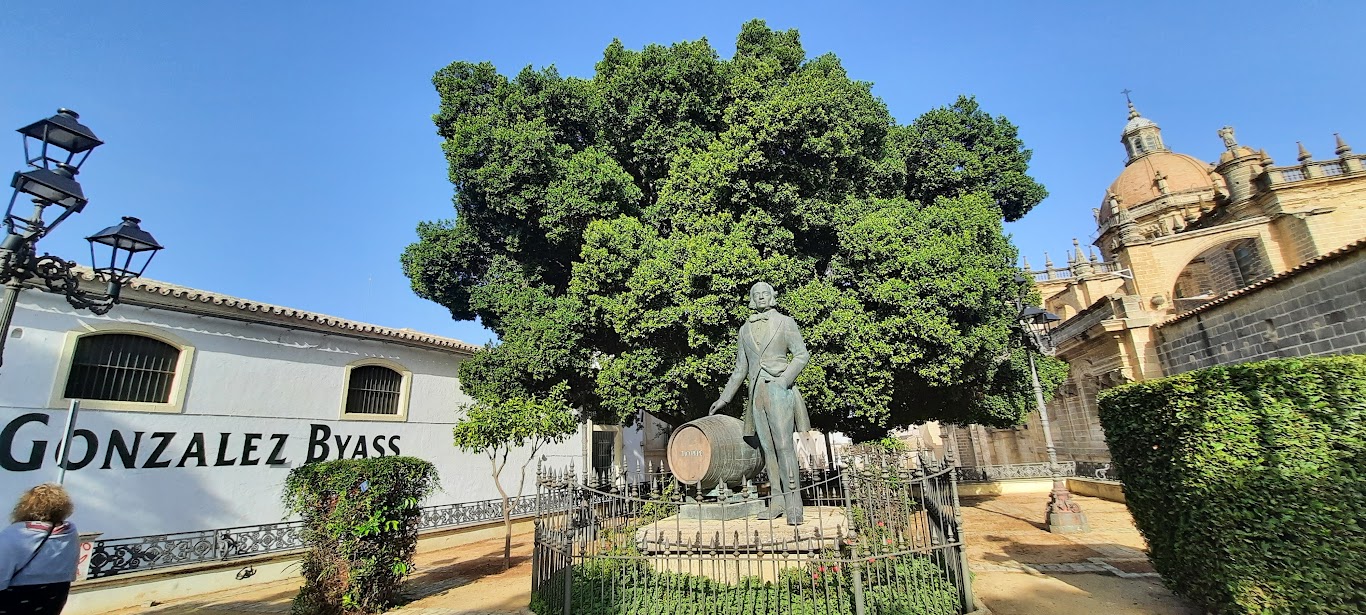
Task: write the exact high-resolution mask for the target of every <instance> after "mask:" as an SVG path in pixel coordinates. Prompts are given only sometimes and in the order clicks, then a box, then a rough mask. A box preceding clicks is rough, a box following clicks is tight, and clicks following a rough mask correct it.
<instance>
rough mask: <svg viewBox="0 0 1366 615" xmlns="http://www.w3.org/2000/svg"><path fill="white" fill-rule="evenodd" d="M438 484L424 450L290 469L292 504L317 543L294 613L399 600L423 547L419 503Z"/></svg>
mask: <svg viewBox="0 0 1366 615" xmlns="http://www.w3.org/2000/svg"><path fill="white" fill-rule="evenodd" d="M436 485H437V473H436V468H435V467H434V466H432V464H431V463H429V462H427V461H424V460H422V459H418V458H416V457H373V458H369V459H338V460H335V461H326V462H322V463H312V464H308V465H304V466H301V467H298V468H294V469H293V470H290V472H289V478H287V479H285V491H284V503H285V506H286V507H287V508H288V509H289V511H290V512H294V513H298V514H299V515H300V516H301V517H303V522H304V528H303V538H304V542H305V544H307V545H308V546H309V550H308V552H307V553H305V554H304V557H303V561H302V562H301V565H300V572H301V574H303V577H304V585H303V587H302V588H300V589H299V594H298V595H297V596H295V598H294V605H293V609H292V612H293V613H294V615H352V614H358V613H379V612H383V611H385V610H387V609H388V608H389V607H391V606H393V605H394V602H395V600H397V599H398V597H399V587H400V584H401V583H402V582H403V579H404V577H406V576H408V573H409V572H411V571H412V566H413V553H414V552H415V551H416V550H417V526H418V523H419V521H420V520H421V517H422V509H421V508H419V507H418V504H419V503H420V502H421V501H422V500H423V499H424V498H426V497H427V496H428V495H429V494H431V492H432V491H433V490H435V489H436Z"/></svg>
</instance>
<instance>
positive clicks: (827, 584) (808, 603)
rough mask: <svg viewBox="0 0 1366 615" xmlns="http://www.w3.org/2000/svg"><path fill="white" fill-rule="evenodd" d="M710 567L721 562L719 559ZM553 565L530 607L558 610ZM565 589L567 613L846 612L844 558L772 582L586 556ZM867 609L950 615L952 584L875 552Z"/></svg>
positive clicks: (921, 561) (927, 568)
mask: <svg viewBox="0 0 1366 615" xmlns="http://www.w3.org/2000/svg"><path fill="white" fill-rule="evenodd" d="M722 560H723V561H722V562H721V563H719V564H718V565H720V566H725V565H726V563H728V562H725V561H724V558H722ZM565 574H567V571H563V570H562V571H560V572H559V573H556V574H555V575H552V576H551V578H550V580H549V581H547V584H548V585H547V587H546V588H545V591H544V592H534V593H533V594H532V597H531V610H532V611H533V612H535V613H537V614H538V615H559V613H560V612H561V610H560V608H562V606H561V605H559V604H555V603H554V602H555V601H557V600H558V599H560V594H559V593H558V592H559V588H561V587H563V583H564V575H565ZM573 575H574V576H573V581H572V586H571V587H570V591H571V595H572V597H573V612H574V615H622V614H629V615H666V614H667V615H704V614H705V615H760V614H767V613H784V614H789V615H853V613H854V595H853V589H852V588H853V574H852V571H851V570H850V569H849V566H848V563H847V562H845V563H844V564H843V566H841V565H840V564H838V563H835V562H825V563H817V564H811V565H808V566H802V567H796V568H790V569H786V570H784V571H783V572H782V574H781V575H780V577H779V579H778V581H777V582H776V583H775V582H766V581H764V580H762V579H760V578H758V577H746V578H744V579H741V580H740V581H739V582H738V583H736V584H733V585H732V584H728V583H721V582H717V581H713V580H711V579H709V578H707V577H703V576H698V575H692V574H684V573H678V572H660V571H655V570H652V569H650V567H649V565H648V564H647V563H646V561H645V560H644V559H635V558H627V559H616V558H590V559H588V560H587V561H585V562H583V563H582V564H580V565H577V566H575V568H574V571H573ZM863 586H864V601H865V605H866V606H867V612H868V613H878V614H880V615H956V614H957V613H958V612H959V610H958V590H957V589H956V588H955V587H954V586H953V584H952V583H950V582H949V581H948V579H947V578H945V576H944V572H943V571H942V570H940V569H939V566H938V565H936V564H935V563H934V562H933V561H931V560H929V559H927V558H924V557H917V556H899V557H896V558H886V559H882V558H879V559H877V560H876V562H870V563H869V564H867V565H866V567H865V570H864V572H863Z"/></svg>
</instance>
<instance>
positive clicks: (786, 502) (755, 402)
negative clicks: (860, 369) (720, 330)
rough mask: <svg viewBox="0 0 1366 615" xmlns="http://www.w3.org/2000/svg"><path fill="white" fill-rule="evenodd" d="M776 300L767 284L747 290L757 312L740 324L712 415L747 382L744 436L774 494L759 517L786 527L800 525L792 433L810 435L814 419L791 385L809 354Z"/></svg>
mask: <svg viewBox="0 0 1366 615" xmlns="http://www.w3.org/2000/svg"><path fill="white" fill-rule="evenodd" d="M777 298H778V297H777V293H775V292H774V291H773V287H772V286H770V285H769V284H768V283H766V282H759V283H758V284H755V285H754V286H753V287H752V288H750V289H749V307H750V309H752V310H757V312H758V313H756V314H754V315H752V316H750V317H749V319H748V320H747V321H746V322H745V324H743V325H740V335H739V340H738V342H737V344H738V346H739V348H738V350H737V351H736V354H735V371H734V372H732V373H731V375H730V380H729V381H727V382H726V389H725V390H724V391H722V392H721V397H720V398H718V399H717V400H716V401H715V402H713V403H712V405H711V411H710V413H709V414H716V411H717V410H720V409H721V408H722V407H723V406H725V405H726V403H728V402H729V401H730V400H731V398H733V397H735V393H736V391H738V390H740V383H742V382H744V381H745V380H746V379H748V380H749V400H748V404H747V406H746V408H745V416H744V421H745V435H747V436H758V438H759V448H760V449H761V450H762V451H763V455H764V467H765V468H767V469H768V481H769V486H770V488H771V490H772V494H771V495H772V497H771V498H770V500H769V504H768V508H767V509H766V510H764V511H763V512H761V513H759V518H760V519H774V518H777V517H778V516H780V515H781V516H785V517H787V523H788V525H801V523H802V494H801V476H800V474H799V470H798V465H797V452H796V450H795V449H794V448H793V446H792V434H793V433H795V432H805V431H809V430H810V429H811V419H810V417H809V416H807V413H806V402H805V401H804V400H802V395H801V393H799V392H798V391H797V389H796V388H795V387H794V386H793V385H794V383H795V382H796V380H797V375H798V374H800V373H801V371H802V368H804V367H806V364H807V362H808V361H810V359H811V355H810V354H809V353H808V352H807V351H806V343H805V342H803V341H802V333H801V331H799V330H798V329H797V322H796V321H794V320H792V318H791V317H789V316H787V315H784V314H782V313H780V312H778V311H777V310H775V309H773V306H774V305H775V303H776V302H777Z"/></svg>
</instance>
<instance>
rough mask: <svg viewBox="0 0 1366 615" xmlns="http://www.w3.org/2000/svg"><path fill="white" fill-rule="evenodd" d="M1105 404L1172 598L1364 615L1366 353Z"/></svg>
mask: <svg viewBox="0 0 1366 615" xmlns="http://www.w3.org/2000/svg"><path fill="white" fill-rule="evenodd" d="M1099 403H1100V420H1101V425H1102V426H1103V427H1104V428H1105V438H1106V441H1107V443H1108V445H1109V447H1110V453H1111V455H1112V456H1113V458H1114V464H1115V466H1116V467H1117V468H1118V469H1119V472H1120V474H1121V475H1122V476H1124V490H1125V497H1126V498H1127V500H1128V506H1129V510H1130V511H1131V512H1132V513H1133V517H1134V522H1135V524H1137V526H1138V529H1139V530H1140V531H1141V532H1143V536H1144V537H1145V538H1147V540H1148V547H1149V553H1150V557H1151V559H1152V563H1153V566H1154V567H1155V568H1156V569H1157V571H1158V572H1159V573H1160V574H1161V575H1162V578H1163V580H1164V581H1165V582H1166V583H1167V584H1168V586H1170V587H1171V588H1172V589H1173V590H1175V591H1176V592H1178V593H1180V594H1183V595H1185V596H1187V597H1189V598H1191V599H1192V600H1195V601H1196V602H1198V603H1200V604H1201V605H1203V606H1204V607H1206V608H1208V609H1210V610H1212V611H1214V612H1217V613H1223V614H1234V613H1359V612H1362V609H1366V606H1363V605H1366V581H1363V579H1366V530H1364V529H1363V523H1364V521H1363V519H1366V355H1357V356H1348V357H1330V358H1314V359H1288V360H1273V361H1265V362H1261V363H1248V364H1242V365H1228V366H1220V367H1212V368H1209V369H1204V370H1199V371H1195V372H1190V373H1186V374H1181V375H1178V376H1173V377H1170V378H1164V379H1161V380H1153V381H1148V382H1142V383H1137V384H1131V385H1127V386H1123V387H1119V388H1116V389H1112V390H1109V391H1105V392H1104V393H1102V394H1101V396H1100V402H1099Z"/></svg>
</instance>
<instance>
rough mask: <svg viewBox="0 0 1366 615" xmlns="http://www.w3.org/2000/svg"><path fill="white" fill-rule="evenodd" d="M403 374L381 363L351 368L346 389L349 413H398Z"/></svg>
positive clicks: (347, 411) (347, 410)
mask: <svg viewBox="0 0 1366 615" xmlns="http://www.w3.org/2000/svg"><path fill="white" fill-rule="evenodd" d="M402 385H403V374H400V373H398V372H396V371H394V370H392V369H389V368H387V367H383V366H379V365H365V366H362V367H357V368H355V369H352V370H351V384H350V386H348V387H347V389H346V413H347V414H398V401H399V399H398V398H399V389H400V388H401V387H402Z"/></svg>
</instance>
